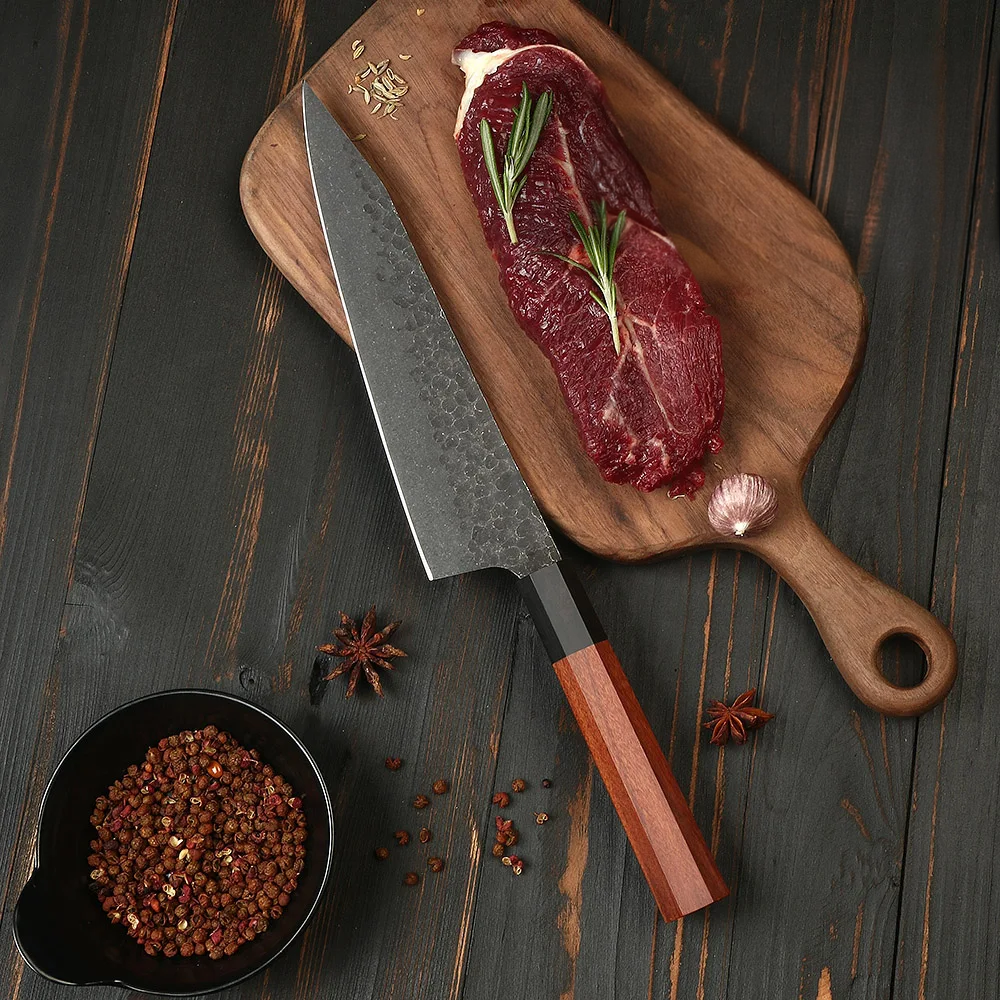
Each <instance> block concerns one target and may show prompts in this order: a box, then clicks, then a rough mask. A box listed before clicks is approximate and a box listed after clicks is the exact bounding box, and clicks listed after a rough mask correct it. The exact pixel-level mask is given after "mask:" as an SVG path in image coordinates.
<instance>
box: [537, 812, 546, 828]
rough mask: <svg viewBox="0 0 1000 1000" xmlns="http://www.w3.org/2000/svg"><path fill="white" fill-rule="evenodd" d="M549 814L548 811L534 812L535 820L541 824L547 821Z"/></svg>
mask: <svg viewBox="0 0 1000 1000" xmlns="http://www.w3.org/2000/svg"><path fill="white" fill-rule="evenodd" d="M548 821H549V814H548V813H535V822H536V823H537V824H538V825H539V826H541V825H542V824H543V823H548Z"/></svg>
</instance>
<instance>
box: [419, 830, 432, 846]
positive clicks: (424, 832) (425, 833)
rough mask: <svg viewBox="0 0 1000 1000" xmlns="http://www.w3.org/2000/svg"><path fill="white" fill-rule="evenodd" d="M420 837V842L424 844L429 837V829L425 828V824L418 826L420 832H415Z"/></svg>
mask: <svg viewBox="0 0 1000 1000" xmlns="http://www.w3.org/2000/svg"><path fill="white" fill-rule="evenodd" d="M417 836H418V837H419V839H420V843H421V844H426V843H427V842H428V841H429V840H430V839H431V831H430V830H428V829H427V827H426V826H422V827H421V828H420V833H418V834H417Z"/></svg>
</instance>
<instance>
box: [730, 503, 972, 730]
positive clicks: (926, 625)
mask: <svg viewBox="0 0 1000 1000" xmlns="http://www.w3.org/2000/svg"><path fill="white" fill-rule="evenodd" d="M743 547H745V548H748V549H750V550H751V551H752V552H755V553H756V554H757V555H759V556H760V557H761V558H763V559H765V560H766V561H767V562H768V563H770V564H771V566H773V567H774V568H775V569H776V570H777V571H778V573H779V574H780V575H781V576H782V578H783V579H784V580H786V581H787V582H788V584H789V585H790V586H791V587H792V589H793V590H794V591H795V593H796V594H798V596H799V598H800V599H801V600H802V603H803V604H805V606H806V608H807V609H808V610H809V613H810V614H811V615H812V617H813V620H814V621H815V622H816V627H817V628H818V629H819V633H820V635H821V636H822V638H823V641H824V642H825V643H826V648H827V649H828V650H829V651H830V655H831V656H832V657H833V660H834V663H836V665H837V669H838V670H839V671H840V672H841V674H843V676H844V680H846V681H847V683H848V684H849V685H850V687H851V690H852V691H853V692H854V693H855V694H856V695H857V696H858V697H859V698H860V699H861V700H862V701H863V702H864V703H865V704H866V705H869V706H870V707H871V708H874V709H875V710H876V711H879V712H883V713H884V714H886V715H919V714H920V713H922V712H926V711H927V710H928V709H931V708H933V707H934V706H935V705H937V704H938V703H939V702H941V701H942V700H943V699H944V697H945V695H946V694H947V693H948V691H949V690H950V689H951V686H952V684H953V683H954V681H955V674H956V671H957V667H958V653H957V651H956V648H955V640H954V639H953V638H952V635H951V633H950V632H949V631H948V629H947V628H945V626H944V625H942V624H941V622H940V621H938V619H937V618H935V617H934V615H932V614H931V612H930V611H928V610H927V609H926V608H924V607H921V606H920V605H919V604H917V603H916V602H915V601H911V600H910V598H908V597H906V596H905V595H904V594H901V593H900V592H899V591H898V590H893V589H892V587H889V586H887V585H886V584H884V583H882V581H881V580H877V579H876V578H875V577H874V576H872V575H871V574H870V573H868V572H866V571H865V570H863V569H862V568H861V567H860V566H858V565H857V564H856V563H853V562H851V560H850V559H848V558H847V556H846V555H844V553H843V552H841V551H840V549H838V548H837V547H836V546H835V545H834V544H833V542H831V541H830V539H829V538H827V537H826V535H824V534H823V532H822V531H821V530H820V528H819V527H818V526H817V524H816V522H815V521H813V519H812V518H811V517H810V516H809V512H808V511H807V510H806V507H805V504H804V503H803V502H802V499H801V497H800V496H798V494H797V493H796V495H795V496H794V498H786V497H785V496H782V498H781V506H780V508H779V516H778V519H777V520H776V521H775V522H774V524H773V525H771V527H769V528H768V529H767V530H766V531H764V532H762V533H761V534H760V535H755V536H749V537H747V538H746V539H744V540H743ZM894 635H902V636H906V637H907V638H910V639H912V640H913V641H914V642H915V643H916V644H917V645H918V646H919V647H920V648H921V649H922V650H923V653H924V656H925V657H926V658H927V671H926V673H925V674H924V677H923V679H922V680H921V681H920V683H919V684H916V685H914V686H913V687H900V686H899V685H898V684H893V683H892V682H891V681H890V680H888V679H887V678H886V676H885V675H884V674H883V672H882V644H883V643H884V642H885V641H886V639H888V638H890V637H891V636H894Z"/></svg>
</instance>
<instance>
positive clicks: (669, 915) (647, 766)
mask: <svg viewBox="0 0 1000 1000" xmlns="http://www.w3.org/2000/svg"><path fill="white" fill-rule="evenodd" d="M521 584H522V591H523V594H524V598H525V602H526V604H527V605H528V608H529V610H530V611H531V613H532V617H533V618H534V619H535V624H536V625H537V626H538V630H539V633H540V634H541V636H542V640H543V641H544V643H545V646H546V649H547V650H548V653H549V656H550V657H551V658H552V662H553V664H554V666H555V670H556V676H558V678H559V681H560V683H561V684H562V686H563V690H564V691H565V692H566V697H567V699H568V700H569V704H570V707H571V708H572V709H573V714H574V715H575V716H576V721H577V723H578V724H579V726H580V731H581V732H582V733H583V737H584V739H585V740H586V741H587V746H588V747H589V748H590V752H591V754H592V755H593V757H594V762H595V763H596V764H597V769H598V771H599V772H600V774H601V777H602V778H603V780H604V784H605V787H606V788H607V790H608V794H609V795H610V796H611V801H612V802H613V803H614V806H615V810H616V811H617V813H618V816H619V818H620V819H621V821H622V826H624V828H625V833H626V834H627V835H628V839H629V841H630V842H631V844H632V849H633V850H634V851H635V854H636V857H637V858H638V860H639V864H640V866H641V867H642V870H643V874H645V876H646V881H647V882H648V883H649V887H650V889H651V890H652V893H653V898H654V899H655V900H656V904H657V906H658V907H659V910H660V912H661V913H662V914H663V918H664V920H676V919H678V917H681V916H683V915H684V914H686V913H692V912H693V911H695V910H699V909H701V908H702V907H704V906H708V904H709V903H712V902H714V901H715V900H717V899H722V898H723V897H724V896H726V895H728V893H729V890H728V889H727V888H726V884H725V882H724V881H723V879H722V876H721V875H720V874H719V870H718V869H717V868H716V866H715V859H714V858H713V857H712V853H711V851H710V850H709V848H708V845H707V844H706V843H705V839H704V837H702V835H701V831H700V830H699V829H698V825H697V823H696V822H695V819H694V816H693V815H692V813H691V810H690V808H689V807H688V803H687V799H686V798H685V797H684V793H683V792H682V791H681V789H680V787H679V786H678V784H677V781H676V779H675V778H674V776H673V774H672V773H671V771H670V765H669V764H668V763H667V760H666V757H664V756H663V751H662V750H661V749H660V745H659V743H658V742H657V740H656V736H655V735H654V734H653V730H652V728H651V727H650V725H649V722H648V720H647V719H646V716H645V715H644V714H643V711H642V709H641V708H640V706H639V702H638V700H637V699H636V697H635V693H634V692H633V691H632V688H631V686H630V685H629V682H628V680H627V679H626V677H625V673H624V672H623V670H622V668H621V664H620V663H619V662H618V657H617V656H615V652H614V650H613V649H612V648H611V645H610V643H609V642H608V641H607V639H606V638H605V637H604V631H603V629H602V628H601V625H600V623H599V622H598V620H597V616H596V615H595V614H594V610H593V608H592V607H591V605H590V602H589V601H588V599H587V596H586V594H585V593H584V591H583V588H582V587H581V586H580V583H579V581H578V580H577V579H576V577H575V576H574V575H573V573H572V571H571V570H569V569H568V567H566V565H565V564H564V563H560V564H559V565H555V566H546V567H545V568H543V569H541V570H538V571H537V572H536V573H533V574H532V575H531V576H530V577H528V578H526V579H525V580H522V581H521Z"/></svg>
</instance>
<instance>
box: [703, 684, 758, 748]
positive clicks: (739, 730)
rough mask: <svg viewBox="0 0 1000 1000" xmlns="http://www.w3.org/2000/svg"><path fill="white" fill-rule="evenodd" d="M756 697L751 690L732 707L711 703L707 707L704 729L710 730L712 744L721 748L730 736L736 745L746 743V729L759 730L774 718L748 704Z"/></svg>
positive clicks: (754, 690) (755, 691) (722, 703)
mask: <svg viewBox="0 0 1000 1000" xmlns="http://www.w3.org/2000/svg"><path fill="white" fill-rule="evenodd" d="M756 697H757V689H756V688H751V689H750V690H749V691H744V692H743V694H741V695H740V696H739V698H737V699H736V701H734V702H733V703H732V705H727V704H725V702H721V701H713V702H712V703H711V704H710V705H709V706H708V715H709V721H708V722H706V723H705V728H706V729H711V730H712V739H711V742H712V743H715V744H716V745H717V746H720V747H721V746H722V745H723V744H725V743H726V742H727V740H728V739H729V737H730V736H731V737H732V738H733V740H734V742H736V743H746V741H747V730H748V729H760V727H761V726H763V725H766V724H767V723H768V722H770V721H771V719H773V718H774V716H773V715H772V714H771V713H770V712H765V711H764V709H762V708H754V707H753V705H751V704H750V702H752V701H753V700H754V698H756Z"/></svg>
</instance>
